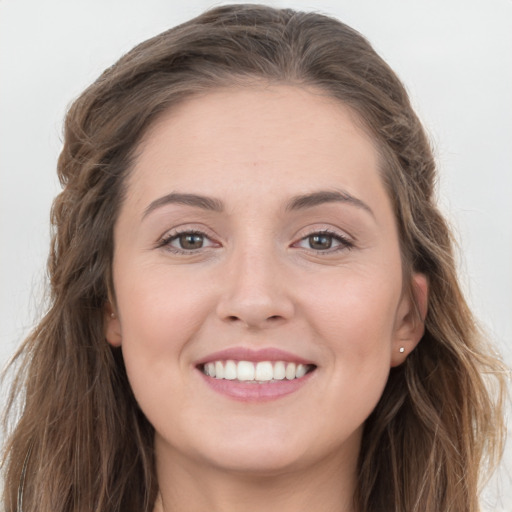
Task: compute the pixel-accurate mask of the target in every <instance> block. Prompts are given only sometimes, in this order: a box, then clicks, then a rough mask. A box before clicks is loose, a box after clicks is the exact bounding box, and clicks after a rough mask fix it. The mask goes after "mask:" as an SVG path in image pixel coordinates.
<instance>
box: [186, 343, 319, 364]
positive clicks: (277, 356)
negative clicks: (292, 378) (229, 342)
mask: <svg viewBox="0 0 512 512" xmlns="http://www.w3.org/2000/svg"><path fill="white" fill-rule="evenodd" d="M230 359H231V360H235V361H251V362H253V363H258V362H260V361H286V362H289V363H297V364H309V365H312V364H314V363H313V362H312V361H308V360H307V359H304V358H303V357H299V356H298V355H296V354H292V353H291V352H286V351H284V350H281V349H278V348H271V347H269V348H262V349H258V350H254V349H251V348H247V347H232V348H227V349H224V350H219V351H218V352H214V353H212V354H209V355H207V356H205V357H204V358H201V359H200V360H198V361H197V362H196V366H199V365H202V364H205V363H209V362H211V361H227V360H230Z"/></svg>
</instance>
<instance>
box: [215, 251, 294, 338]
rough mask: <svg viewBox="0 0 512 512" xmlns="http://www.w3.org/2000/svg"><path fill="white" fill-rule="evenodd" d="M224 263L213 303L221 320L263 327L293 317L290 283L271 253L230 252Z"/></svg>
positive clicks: (255, 327)
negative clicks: (222, 274)
mask: <svg viewBox="0 0 512 512" xmlns="http://www.w3.org/2000/svg"><path fill="white" fill-rule="evenodd" d="M228 265H229V269H228V270H227V272H226V273H225V275H224V278H223V280H222V284H221V293H220V299H219V302H218V306H217V315H218V317H219V318H220V319H221V320H222V321H224V322H230V323H238V324H240V325H243V326H245V327H248V328H252V329H265V328H269V327H272V326H276V325H279V324H282V323H283V322H286V321H287V320H290V319H291V318H292V317H293V315H294V312H295V306H294V302H293V300H292V296H291V293H290V290H291V287H290V283H289V281H287V279H286V278H285V275H284V269H283V265H281V264H280V263H279V261H278V258H277V257H276V256H275V255H273V254H272V253H271V252H270V251H268V252H264V251H257V252H255V251H250V250H246V251H244V252H243V254H237V255H234V256H233V258H231V261H230V262H229V263H228Z"/></svg>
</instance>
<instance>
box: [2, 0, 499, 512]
mask: <svg viewBox="0 0 512 512" xmlns="http://www.w3.org/2000/svg"><path fill="white" fill-rule="evenodd" d="M58 171H59V177H60V179H61V182H62V184H63V192H62V193H61V194H60V195H59V196H58V197H57V199H56V201H55V203H54V207H53V210H52V222H53V225H54V229H55V232H54V233H55V234H54V238H53V243H52V250H51V254H50V261H49V273H50V277H51V287H52V288H51V289H52V297H51V307H50V310H49V312H48V314H47V315H46V317H45V318H44V319H43V320H42V321H41V323H40V324H39V326H38V327H37V329H36V330H35V331H34V333H33V334H32V335H31V336H30V337H29V339H28V340H27V341H26V342H25V344H24V346H23V347H22V349H21V351H20V355H19V357H20V358H23V365H22V368H21V370H20V374H19V378H18V380H17V382H16V386H15V388H14V390H13V393H12V397H13V400H14V399H15V398H16V397H17V396H18V395H19V394H20V393H21V392H23V393H24V394H23V396H24V405H23V410H22V413H21V416H20V419H19V422H18V424H17V425H16V427H15V429H14V431H13V434H12V436H11V438H10V441H9V443H8V445H7V450H6V462H5V475H6V476H5V497H4V503H5V508H6V510H7V511H14V510H18V511H21V510H23V511H25V512H26V511H30V510H38V511H47V510H48V511H50V510H51V511H91V510H96V511H110V510H112V511H114V510H116V511H117V510H122V511H131V510H133V511H152V510H154V511H163V512H168V511H178V510H189V511H203V510H206V509H209V510H219V511H230V510H244V511H251V510H262V509H263V508H264V509H265V510H269V511H272V510H280V511H286V510H289V509H293V510H306V509H308V510H310V509H311V508H315V509H317V510H326V511H327V510H333V511H334V510H336V511H350V512H371V511H380V512H382V511H401V512H405V511H407V512H411V511H418V512H419V511H432V510H439V511H441V510H442V511H461V512H462V511H464V512H466V511H470V512H471V511H476V510H478V489H479V478H480V477H481V476H482V470H483V469H485V465H484V463H485V462H487V461H488V462H490V464H491V465H492V464H493V463H494V462H495V461H496V460H497V458H498V456H499V453H500V451H501V442H502V435H503V419H502V410H501V390H502V387H503V383H502V377H501V376H500V375H501V374H500V372H503V367H502V366H501V364H500V362H499V361H498V360H497V359H496V358H495V357H494V356H493V355H492V354H491V352H490V350H489V348H487V347H486V346H485V344H484V343H483V342H482V341H481V336H480V335H479V332H478V330H477V327H476V326H475V322H474V320H473V318H472V315H471V313H470V311H469V310H468V308H467V305H466V303H465V301H464V298H463V296H462V294H461V292H460V289H459V286H458V283H457V279H456V272H455V264H454V261H453V255H452V242H451V237H450V232H449V230H448V228H447V226H446V223H445V222H444V220H443V218H442V217H441V216H440V214H439V212H438V210H437V208H436V205H435V198H434V190H433V187H434V181H435V163H434V160H433V157H432V153H431V150H430V147H429V144H428V140H427V138H426V136H425V134H424V131H423V128H422V126H421V124H420V122H419V120H418V119H417V117H416V115H415V114H414V112H413V111H412V109H411V106H410V104H409V100H408V98H407V95H406V93H405V91H404V88H403V86H402V85H401V84H400V82H399V81H398V79H397V77H396V76H395V75H394V73H393V72H392V71H391V70H390V69H389V67H388V66H387V65H386V64H385V63H384V62H383V61H382V59H380V57H378V56H377V55H376V54H375V52H374V51H373V49H372V48H371V46H370V45H369V44H368V42H367V41H366V40H365V39H364V38H363V37H362V36H360V35H359V34H358V33H356V32H355V31H353V30H352V29H350V28H349V27H347V26H345V25H343V24H341V23H339V22H338V21H335V20H332V19H330V18H327V17H324V16H321V15H317V14H304V13H297V12H294V11H291V10H277V9H271V8H267V7H262V6H225V7H220V8H217V9H213V10H211V11H209V12H207V13H205V14H203V15H202V16H200V17H198V18H196V19H194V20H192V21H190V22H188V23H185V24H183V25H181V26H179V27H177V28H174V29H172V30H170V31H168V32H165V33H163V34H161V35H159V36H157V37H155V38H153V39H150V40H149V41H146V42H144V43H142V44H141V45H139V46H138V47H136V48H135V49H134V50H132V51H131V52H129V53H128V54H127V55H126V56H124V57H123V58H122V59H121V60H120V61H119V62H118V63H116V64H115V65H114V66H113V67H111V68H109V69H108V70H107V71H105V73H104V74H103V75H102V76H101V77H100V78H99V79H98V80H97V81H96V82H95V83H94V84H93V85H91V86H90V87H89V88H88V89H87V90H86V91H85V92H84V93H83V94H82V95H81V96H80V98H78V100H77V101H76V102H75V103H74V104H73V106H72V107H71V109H70V111H69V113H68V115H67V119H66V130H65V142H64V148H63V151H62V154H61V156H60V159H59V166H58ZM484 374H485V375H490V376H492V378H493V379H494V381H495V382H494V383H496V384H497V385H498V386H497V387H496V386H494V388H492V389H495V390H497V391H495V392H491V391H490V389H491V387H489V388H488V387H487V386H486V384H487V385H489V383H487V382H486V381H484V377H483V375H484Z"/></svg>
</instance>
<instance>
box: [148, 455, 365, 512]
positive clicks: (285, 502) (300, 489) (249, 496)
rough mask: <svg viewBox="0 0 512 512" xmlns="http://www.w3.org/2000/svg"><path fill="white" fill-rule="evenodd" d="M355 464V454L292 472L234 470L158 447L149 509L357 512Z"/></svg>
mask: <svg viewBox="0 0 512 512" xmlns="http://www.w3.org/2000/svg"><path fill="white" fill-rule="evenodd" d="M169 455H170V454H169ZM171 461H172V462H171ZM356 467H357V453H354V454H348V457H344V458H343V459H340V458H339V457H336V458H334V457H333V458H332V460H329V459H326V460H323V461H321V462H320V463H318V464H316V465H313V466H308V467H304V468H294V469H293V470H286V469H282V470H280V471H274V472H268V473H265V472H261V471H258V472H257V473H251V472H234V471H229V470H223V469H221V468H218V467H213V466H209V465H208V464H205V463H204V461H190V459H183V458H182V457H180V456H179V454H177V453H173V454H172V459H171V458H167V457H165V454H162V453H161V452H160V453H159V451H158V450H157V474H158V481H159V487H160V495H159V497H158V500H157V504H156V506H155V509H154V512H204V511H205V510H209V511H211V512H240V510H244V512H261V511H262V510H265V512H278V511H279V512H291V511H293V512H306V511H307V512H311V510H322V512H356V511H355V508H354V505H353V495H354V491H355V486H356Z"/></svg>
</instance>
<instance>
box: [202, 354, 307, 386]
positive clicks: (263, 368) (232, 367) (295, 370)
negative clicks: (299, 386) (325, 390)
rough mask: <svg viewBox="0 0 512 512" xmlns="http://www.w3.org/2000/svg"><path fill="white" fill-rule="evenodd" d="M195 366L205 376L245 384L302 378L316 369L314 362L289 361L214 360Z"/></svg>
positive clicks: (270, 382)
mask: <svg viewBox="0 0 512 512" xmlns="http://www.w3.org/2000/svg"><path fill="white" fill-rule="evenodd" d="M197 368H198V369H199V370H200V371H201V372H202V373H203V374H204V375H205V376H207V377H210V378H213V379H217V380H227V381H235V382H243V383H246V384H272V383H278V382H283V381H293V380H298V379H302V378H303V377H305V376H306V375H308V374H309V373H311V372H313V371H314V370H315V369H316V365H314V364H303V363H295V362H291V361H258V362H255V361H245V360H238V361H237V360H233V359H227V360H215V361H208V362H207V363H203V364H199V365H198V366H197Z"/></svg>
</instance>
